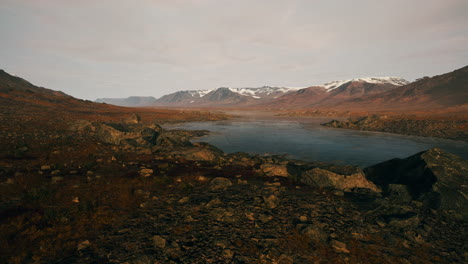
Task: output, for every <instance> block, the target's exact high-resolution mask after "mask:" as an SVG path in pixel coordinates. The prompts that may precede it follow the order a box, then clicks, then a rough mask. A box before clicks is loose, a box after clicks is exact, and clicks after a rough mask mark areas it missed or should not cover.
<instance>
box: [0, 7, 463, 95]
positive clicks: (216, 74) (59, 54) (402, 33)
mask: <svg viewBox="0 0 468 264" xmlns="http://www.w3.org/2000/svg"><path fill="white" fill-rule="evenodd" d="M467 14H468V1H467V0H379V1H375V0H353V1H351V0H235V1H233V0H133V1H132V0H80V1H75V0H0V69H3V70H5V71H7V72H9V73H11V74H15V75H17V76H20V77H22V78H24V79H26V80H28V81H30V82H32V83H33V84H36V85H38V86H43V87H46V88H50V89H54V90H59V91H63V92H65V93H67V94H70V95H72V96H74V97H77V98H81V99H89V100H94V99H96V98H102V97H112V98H119V97H128V96H154V97H161V96H162V95H165V94H169V93H173V92H175V91H179V90H198V89H214V88H217V87H222V86H223V87H226V86H227V87H260V86H264V85H269V86H284V87H308V86H312V85H319V84H323V83H326V82H329V81H334V80H344V79H351V78H359V77H380V76H396V77H402V78H405V79H407V80H409V81H413V80H415V79H416V78H419V77H423V76H434V75H438V74H442V73H446V72H450V71H453V70H455V69H458V68H461V67H463V66H466V65H468V15H467Z"/></svg>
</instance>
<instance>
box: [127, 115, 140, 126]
mask: <svg viewBox="0 0 468 264" xmlns="http://www.w3.org/2000/svg"><path fill="white" fill-rule="evenodd" d="M125 121H126V122H127V123H130V124H138V123H140V121H141V117H140V116H139V115H137V114H136V113H133V114H131V115H130V117H128V118H127V119H126V120H125Z"/></svg>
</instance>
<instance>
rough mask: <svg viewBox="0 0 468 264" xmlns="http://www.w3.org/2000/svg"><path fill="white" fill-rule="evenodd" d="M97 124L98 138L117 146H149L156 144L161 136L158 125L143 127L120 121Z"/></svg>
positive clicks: (96, 132)
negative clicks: (120, 122)
mask: <svg viewBox="0 0 468 264" xmlns="http://www.w3.org/2000/svg"><path fill="white" fill-rule="evenodd" d="M95 126H96V130H95V134H96V137H97V138H98V140H100V141H101V142H104V143H108V144H112V145H117V146H125V147H132V148H136V147H143V148H148V147H152V146H155V145H156V144H157V140H158V137H159V136H160V132H158V131H156V130H157V129H158V127H157V126H152V127H143V126H134V125H133V126H132V125H128V124H119V123H116V124H110V123H108V124H103V123H98V124H96V125H95Z"/></svg>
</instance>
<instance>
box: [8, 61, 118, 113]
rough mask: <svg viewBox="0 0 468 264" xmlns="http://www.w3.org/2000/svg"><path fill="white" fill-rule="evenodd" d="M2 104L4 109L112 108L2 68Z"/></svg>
mask: <svg viewBox="0 0 468 264" xmlns="http://www.w3.org/2000/svg"><path fill="white" fill-rule="evenodd" d="M0 106H2V109H3V110H11V111H13V110H19V111H21V107H35V108H54V109H59V110H63V109H65V108H67V109H68V108H69V109H75V108H90V109H91V108H96V107H99V108H110V107H105V106H101V105H100V104H95V103H92V102H90V101H85V100H80V99H76V98H74V97H72V96H70V95H67V94H65V93H63V92H60V91H54V90H51V89H47V88H43V87H38V86H35V85H33V84H31V83H30V82H28V81H26V80H24V79H22V78H19V77H16V76H13V75H10V74H8V73H7V72H5V71H3V70H0Z"/></svg>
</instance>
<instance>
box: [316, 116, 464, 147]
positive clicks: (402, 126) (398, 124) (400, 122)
mask: <svg viewBox="0 0 468 264" xmlns="http://www.w3.org/2000/svg"><path fill="white" fill-rule="evenodd" d="M322 125H323V126H327V127H335V128H347V129H355V130H367V131H379V132H388V133H395V134H404V135H415V136H423V137H439V138H447V139H454V140H461V141H468V120H467V119H466V118H464V117H463V116H460V117H456V118H447V117H445V118H440V117H438V118H415V117H411V116H385V115H372V116H364V117H359V118H350V119H349V120H346V121H338V120H332V121H330V122H328V123H324V124H322Z"/></svg>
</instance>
